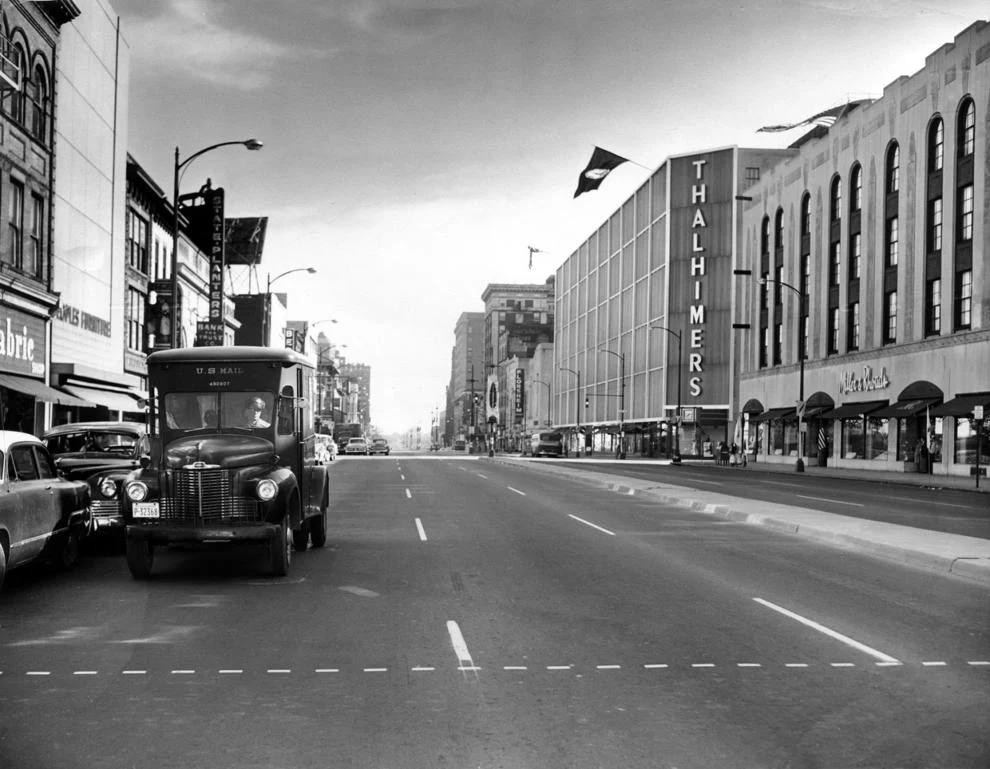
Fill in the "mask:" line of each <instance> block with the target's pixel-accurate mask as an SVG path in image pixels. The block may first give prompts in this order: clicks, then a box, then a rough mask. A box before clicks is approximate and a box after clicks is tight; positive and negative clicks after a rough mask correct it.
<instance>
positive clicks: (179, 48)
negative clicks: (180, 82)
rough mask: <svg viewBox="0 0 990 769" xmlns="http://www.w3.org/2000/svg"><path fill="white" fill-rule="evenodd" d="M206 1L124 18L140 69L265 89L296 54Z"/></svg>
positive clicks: (177, 2)
mask: <svg viewBox="0 0 990 769" xmlns="http://www.w3.org/2000/svg"><path fill="white" fill-rule="evenodd" d="M219 10H220V9H218V8H217V5H216V4H215V3H211V2H208V1H207V0H170V1H169V2H165V3H162V4H161V6H159V10H158V12H157V13H156V14H154V15H152V16H142V17H133V18H125V20H124V28H125V33H124V34H125V37H126V38H127V39H128V41H129V42H130V44H131V50H132V59H133V60H134V61H135V62H136V64H137V65H138V66H144V67H147V68H148V69H150V70H153V71H158V72H161V73H170V75H172V76H174V75H175V74H176V73H179V74H181V75H184V76H186V77H188V78H190V79H193V80H201V81H206V82H209V83H212V84H214V85H219V86H223V87H225V88H235V89H238V90H241V91H252V90H257V89H260V88H263V87H265V86H267V85H268V84H269V83H270V82H271V81H272V79H273V76H274V74H275V70H276V68H277V64H279V63H280V62H281V61H283V60H287V59H289V58H292V57H295V56H298V55H299V54H300V52H299V51H298V50H296V49H293V48H291V47H289V46H287V45H283V44H281V43H278V42H276V41H274V40H272V39H269V38H266V37H264V36H262V35H260V34H257V33H255V32H247V31H243V30H240V29H237V27H236V21H237V20H236V18H234V19H230V18H221V16H220V14H219V13H218V11H219Z"/></svg>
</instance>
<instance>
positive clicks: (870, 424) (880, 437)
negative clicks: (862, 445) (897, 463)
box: [866, 417, 890, 460]
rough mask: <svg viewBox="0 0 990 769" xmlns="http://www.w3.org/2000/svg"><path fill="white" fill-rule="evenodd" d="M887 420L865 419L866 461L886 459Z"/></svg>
mask: <svg viewBox="0 0 990 769" xmlns="http://www.w3.org/2000/svg"><path fill="white" fill-rule="evenodd" d="M889 422H890V420H889V419H880V418H877V417H867V418H866V445H867V459H879V460H885V459H887V449H888V443H889V440H888V439H889V436H888V434H887V433H888V423H889Z"/></svg>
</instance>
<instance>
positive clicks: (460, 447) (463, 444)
mask: <svg viewBox="0 0 990 769" xmlns="http://www.w3.org/2000/svg"><path fill="white" fill-rule="evenodd" d="M466 450H467V441H462V440H459V439H458V440H456V441H454V451H466Z"/></svg>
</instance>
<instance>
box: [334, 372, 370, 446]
mask: <svg viewBox="0 0 990 769" xmlns="http://www.w3.org/2000/svg"><path fill="white" fill-rule="evenodd" d="M337 369H338V370H339V371H340V384H339V385H338V387H339V390H340V398H341V402H342V404H341V411H342V413H343V415H344V418H343V419H342V420H341V421H343V422H353V423H356V424H360V425H361V426H362V428H363V429H364V431H365V433H367V432H368V431H369V430H370V429H371V366H369V365H367V364H366V363H349V362H348V361H347V360H345V359H344V358H340V359H339V362H338V364H337Z"/></svg>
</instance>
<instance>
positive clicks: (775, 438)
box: [767, 419, 784, 456]
mask: <svg viewBox="0 0 990 769" xmlns="http://www.w3.org/2000/svg"><path fill="white" fill-rule="evenodd" d="M768 432H769V435H768V436H767V453H768V454H773V455H775V456H781V455H782V454H783V453H784V423H783V421H781V420H780V419H774V420H772V421H770V422H769V423H768Z"/></svg>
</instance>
